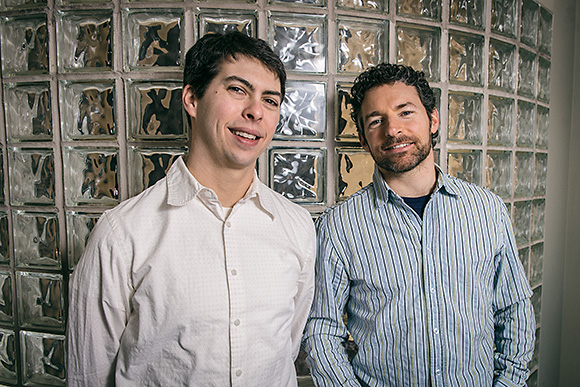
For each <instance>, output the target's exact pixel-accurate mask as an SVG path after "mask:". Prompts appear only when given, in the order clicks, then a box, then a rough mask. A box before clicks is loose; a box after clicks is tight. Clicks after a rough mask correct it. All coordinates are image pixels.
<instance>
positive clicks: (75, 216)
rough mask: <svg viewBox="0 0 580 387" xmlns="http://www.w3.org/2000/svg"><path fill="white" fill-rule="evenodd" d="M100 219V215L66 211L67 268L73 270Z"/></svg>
mask: <svg viewBox="0 0 580 387" xmlns="http://www.w3.org/2000/svg"><path fill="white" fill-rule="evenodd" d="M100 217H101V214H100V213H86V212H76V211H68V212H67V213H66V224H67V235H66V236H67V247H68V268H69V269H70V270H73V269H74V268H75V267H76V266H77V264H78V263H79V259H81V256H82V255H83V252H84V251H85V246H86V244H87V240H88V239H89V235H90V233H91V231H93V228H94V227H95V225H96V224H97V221H98V220H99V218H100Z"/></svg>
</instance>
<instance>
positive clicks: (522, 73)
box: [518, 49, 537, 98]
mask: <svg viewBox="0 0 580 387" xmlns="http://www.w3.org/2000/svg"><path fill="white" fill-rule="evenodd" d="M536 63H537V62H536V54H535V53H533V52H530V51H528V50H524V49H520V55H519V58H518V67H519V71H518V94H520V95H523V96H525V97H529V98H534V97H535V92H536Z"/></svg>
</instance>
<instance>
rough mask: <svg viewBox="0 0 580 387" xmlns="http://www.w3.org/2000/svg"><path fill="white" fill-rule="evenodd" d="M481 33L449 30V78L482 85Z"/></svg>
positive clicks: (456, 81) (454, 80) (482, 40)
mask: <svg viewBox="0 0 580 387" xmlns="http://www.w3.org/2000/svg"><path fill="white" fill-rule="evenodd" d="M483 44H484V39H483V36H481V35H472V34H464V33H461V32H456V31H449V80H450V81H451V82H455V83H461V84H466V85H473V86H482V85H483Z"/></svg>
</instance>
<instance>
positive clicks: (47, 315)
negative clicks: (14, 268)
mask: <svg viewBox="0 0 580 387" xmlns="http://www.w3.org/2000/svg"><path fill="white" fill-rule="evenodd" d="M16 284H17V288H16V289H17V292H18V317H19V320H20V325H21V326H22V327H23V328H41V329H42V328H48V329H51V328H55V329H59V330H61V331H63V330H64V319H65V317H64V310H65V303H64V294H63V280H62V276H61V275H55V274H46V273H23V272H17V273H16Z"/></svg>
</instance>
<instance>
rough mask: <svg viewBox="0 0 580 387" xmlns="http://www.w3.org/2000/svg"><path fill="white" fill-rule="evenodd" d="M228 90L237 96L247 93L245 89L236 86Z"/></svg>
mask: <svg viewBox="0 0 580 387" xmlns="http://www.w3.org/2000/svg"><path fill="white" fill-rule="evenodd" d="M228 90H230V91H232V92H234V93H236V94H244V93H245V90H244V89H242V88H241V87H239V86H236V85H231V86H229V87H228Z"/></svg>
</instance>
